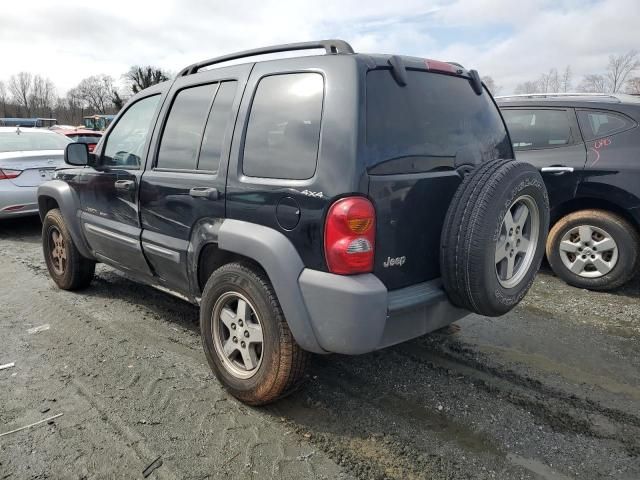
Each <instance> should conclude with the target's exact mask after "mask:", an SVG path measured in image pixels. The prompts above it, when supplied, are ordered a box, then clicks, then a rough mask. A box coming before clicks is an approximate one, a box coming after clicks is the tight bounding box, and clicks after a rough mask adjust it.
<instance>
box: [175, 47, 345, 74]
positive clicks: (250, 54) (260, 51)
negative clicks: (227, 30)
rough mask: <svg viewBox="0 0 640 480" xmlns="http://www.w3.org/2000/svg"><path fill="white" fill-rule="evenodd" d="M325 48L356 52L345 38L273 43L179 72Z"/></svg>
mask: <svg viewBox="0 0 640 480" xmlns="http://www.w3.org/2000/svg"><path fill="white" fill-rule="evenodd" d="M317 48H323V49H324V50H325V51H326V52H327V54H329V55H335V54H339V53H354V52H353V48H352V47H351V45H349V44H348V43H347V42H345V41H344V40H318V41H314V42H299V43H285V44H282V45H273V46H271V47H263V48H256V49H253V50H245V51H243V52H237V53H231V54H229V55H223V56H221V57H215V58H210V59H209V60H204V61H202V62H198V63H194V64H192V65H189V66H188V67H185V68H183V69H182V70H181V71H180V73H179V74H178V76H179V77H183V76H186V75H191V74H193V73H196V72H197V71H198V70H200V69H201V68H204V67H209V66H211V65H215V64H216V63H222V62H228V61H230V60H236V59H238V58H244V57H253V56H255V55H266V54H268V53H279V52H292V51H296V50H313V49H317Z"/></svg>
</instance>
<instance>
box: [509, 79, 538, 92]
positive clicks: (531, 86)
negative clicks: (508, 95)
mask: <svg viewBox="0 0 640 480" xmlns="http://www.w3.org/2000/svg"><path fill="white" fill-rule="evenodd" d="M515 93H516V95H523V94H529V93H540V84H539V82H531V81H528V82H523V83H519V84H518V85H517V86H516V89H515Z"/></svg>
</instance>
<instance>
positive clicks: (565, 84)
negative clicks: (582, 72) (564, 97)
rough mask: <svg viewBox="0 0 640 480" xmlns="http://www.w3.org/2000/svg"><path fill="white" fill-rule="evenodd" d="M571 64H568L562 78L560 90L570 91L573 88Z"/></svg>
mask: <svg viewBox="0 0 640 480" xmlns="http://www.w3.org/2000/svg"><path fill="white" fill-rule="evenodd" d="M571 76H572V73H571V65H567V66H566V68H565V69H564V73H563V74H562V78H561V79H560V91H562V92H565V93H566V92H569V91H570V90H571Z"/></svg>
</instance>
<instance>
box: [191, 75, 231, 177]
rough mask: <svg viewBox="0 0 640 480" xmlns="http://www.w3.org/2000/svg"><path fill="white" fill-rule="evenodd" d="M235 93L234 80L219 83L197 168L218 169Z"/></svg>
mask: <svg viewBox="0 0 640 480" xmlns="http://www.w3.org/2000/svg"><path fill="white" fill-rule="evenodd" d="M235 94H236V82H224V83H221V84H220V88H219V89H218V93H217V94H216V98H215V100H214V102H213V107H212V108H211V112H210V113H209V119H208V120H207V126H206V127H205V130H204V138H203V139H202V149H201V150H200V159H199V160H198V170H210V171H213V172H217V171H218V167H219V166H220V155H221V153H222V144H223V141H224V137H225V133H226V132H227V131H228V129H229V127H230V126H231V123H232V122H231V119H232V115H231V107H232V106H233V98H234V97H235Z"/></svg>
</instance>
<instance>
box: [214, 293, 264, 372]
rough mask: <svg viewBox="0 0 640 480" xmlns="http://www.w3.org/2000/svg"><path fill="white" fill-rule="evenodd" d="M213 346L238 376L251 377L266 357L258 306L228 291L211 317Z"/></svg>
mask: <svg viewBox="0 0 640 480" xmlns="http://www.w3.org/2000/svg"><path fill="white" fill-rule="evenodd" d="M211 327H212V328H211V330H212V332H213V345H214V347H215V350H216V353H217V355H218V357H219V358H220V359H221V360H222V363H223V364H224V366H225V367H226V369H227V370H228V371H229V373H231V374H232V375H234V376H235V377H237V378H241V379H246V378H251V377H252V376H253V375H255V373H256V372H257V371H258V369H259V368H260V365H261V364H262V357H263V332H262V324H261V322H260V318H259V317H258V315H257V314H256V311H255V308H254V307H253V305H252V304H251V302H250V301H249V300H248V299H247V297H245V296H244V295H242V294H240V293H238V292H227V293H225V294H223V295H221V296H220V298H218V300H217V301H216V303H215V305H214V307H213V313H212V316H211Z"/></svg>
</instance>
